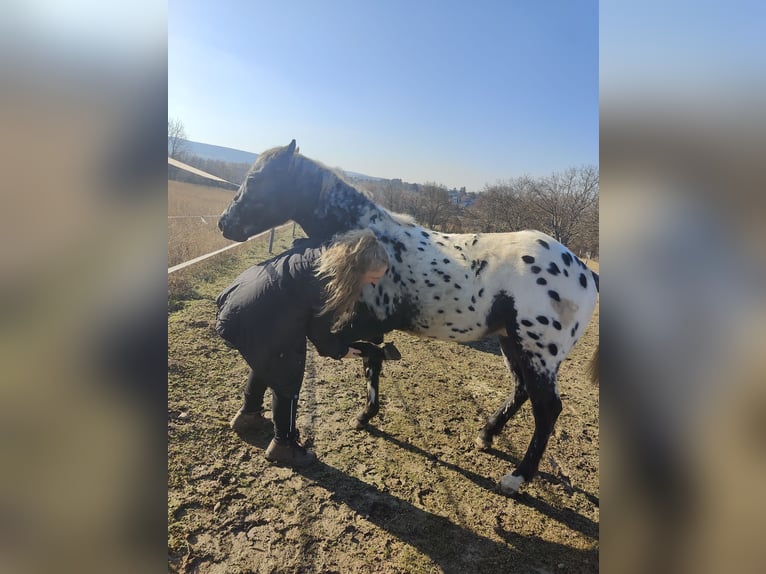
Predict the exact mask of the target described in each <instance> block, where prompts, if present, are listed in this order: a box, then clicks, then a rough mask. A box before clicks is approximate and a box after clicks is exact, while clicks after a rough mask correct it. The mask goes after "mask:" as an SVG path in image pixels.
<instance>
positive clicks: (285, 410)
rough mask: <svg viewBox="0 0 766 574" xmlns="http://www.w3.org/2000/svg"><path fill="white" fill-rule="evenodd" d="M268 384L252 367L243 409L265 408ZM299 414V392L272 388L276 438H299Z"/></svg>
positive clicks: (258, 410)
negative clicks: (264, 402) (287, 391)
mask: <svg viewBox="0 0 766 574" xmlns="http://www.w3.org/2000/svg"><path fill="white" fill-rule="evenodd" d="M267 386H268V384H267V383H266V380H265V379H263V378H262V377H259V376H258V375H256V373H255V371H253V370H252V369H250V374H249V375H248V376H247V385H246V386H245V404H244V406H243V407H242V410H243V411H244V412H247V413H255V412H260V411H262V410H263V400H264V395H265V393H266V387H267ZM297 414H298V393H297V392H296V393H294V394H289V393H287V394H286V393H284V392H280V391H276V390H274V389H272V390H271V416H272V418H273V420H274V438H276V439H277V441H286V442H288V441H293V440H296V439H297V438H298V430H297V427H296V418H297Z"/></svg>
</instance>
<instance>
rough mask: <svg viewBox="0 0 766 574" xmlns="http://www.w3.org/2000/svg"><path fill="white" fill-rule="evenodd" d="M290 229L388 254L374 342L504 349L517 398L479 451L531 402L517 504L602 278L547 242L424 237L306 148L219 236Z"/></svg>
mask: <svg viewBox="0 0 766 574" xmlns="http://www.w3.org/2000/svg"><path fill="white" fill-rule="evenodd" d="M289 220H292V221H294V222H296V223H298V224H299V225H300V226H301V227H302V228H303V230H304V231H305V232H306V234H307V235H308V236H309V237H310V238H312V239H313V238H316V239H319V240H330V239H331V238H332V237H333V236H334V235H336V234H339V233H343V232H345V231H348V230H350V229H356V228H368V229H371V230H372V231H373V232H374V233H375V235H376V237H377V238H378V240H379V241H380V242H381V243H383V244H384V245H385V247H386V249H387V251H388V253H389V258H390V261H391V264H390V266H389V268H388V271H387V272H386V275H385V276H384V277H383V279H382V280H381V281H380V282H378V283H377V285H376V286H374V287H371V286H370V287H365V289H364V291H363V293H362V296H361V299H360V304H359V305H358V307H357V308H358V312H357V317H356V319H355V320H354V324H352V325H350V327H349V328H350V329H351V330H352V331H353V330H354V329H361V331H364V332H366V333H367V334H368V335H370V334H374V337H373V338H368V339H367V340H375V339H377V342H381V341H382V337H383V334H384V333H388V332H390V331H393V330H399V331H404V332H407V333H411V334H414V335H416V336H419V337H427V338H431V339H439V340H445V341H455V342H471V341H476V340H479V339H483V338H485V337H490V336H496V337H497V338H498V341H499V344H500V349H501V352H502V355H503V358H504V360H505V363H506V366H507V367H508V369H509V370H510V372H511V378H512V380H513V383H514V385H513V387H514V388H513V392H512V394H511V395H510V397H509V398H508V399H507V400H506V401H505V403H504V404H502V405H501V406H500V407H499V408H498V409H497V411H496V412H495V413H494V414H493V415H492V416H490V417H489V419H488V420H487V421H486V424H485V425H484V426H483V427H482V428H481V430H480V431H479V433H478V436H477V437H476V440H475V444H476V446H477V447H478V448H480V449H482V450H487V449H489V448H490V447H491V445H492V441H493V438H494V437H495V436H497V435H498V434H499V433H500V432H501V430H502V429H503V427H504V426H505V424H506V423H507V422H508V420H509V419H510V418H511V417H512V416H513V415H514V414H515V413H516V412H517V411H518V410H519V408H520V407H521V406H522V405H523V404H524V403H525V402H526V401H527V400H529V401H530V402H531V404H532V412H533V415H534V421H535V429H534V433H533V436H532V439H531V440H530V442H529V445H528V447H527V450H526V453H525V455H524V458H523V459H522V461H521V462H520V463H519V464H518V466H517V467H516V468H515V469H513V470H512V471H511V472H510V473H508V474H506V475H504V476H503V477H502V478H501V480H500V482H499V485H498V487H499V490H500V492H502V493H503V494H506V495H514V494H516V493H518V492H519V489H520V488H521V486H522V485H523V484H524V483H526V482H529V481H530V480H531V479H532V478H533V477H534V476H535V474H536V473H537V470H538V466H539V463H540V459H541V457H542V455H543V452H544V451H545V448H546V446H547V444H548V439H549V437H550V434H551V433H552V431H553V427H554V425H555V423H556V420H557V418H558V416H559V414H560V412H561V409H562V404H561V399H560V397H559V390H558V385H557V373H558V370H559V367H560V366H561V363H562V362H563V360H564V358H565V357H566V356H567V354H568V353H569V351H570V350H571V348H572V347H573V346H574V344H575V343H576V342H577V340H578V339H579V337H580V336H581V335H582V333H583V332H584V331H585V327H586V325H587V324H588V322H589V320H590V318H591V316H592V314H593V310H594V308H595V305H596V299H597V296H598V282H599V277H598V275H597V274H596V273H595V272H593V271H591V270H590V269H588V267H587V266H586V265H585V264H584V263H583V262H582V261H581V260H580V259H579V258H577V257H576V256H575V255H574V254H573V253H572V252H570V251H569V250H568V249H567V248H566V247H564V246H563V245H561V244H560V243H559V242H557V241H556V240H554V239H553V238H552V237H550V236H548V235H546V234H544V233H542V232H540V231H534V230H526V231H517V232H509V233H468V234H462V233H461V234H455V233H441V232H437V231H434V230H431V229H427V228H425V227H422V226H420V225H418V224H417V223H416V222H415V221H414V220H413V219H412V218H411V217H408V216H402V215H398V214H394V213H391V212H389V211H387V210H386V209H384V208H382V207H381V206H379V205H377V204H375V203H374V202H373V201H371V200H370V199H369V198H368V197H367V196H366V195H365V194H364V193H362V192H360V191H359V190H358V189H356V188H355V187H354V186H353V185H351V184H350V183H348V182H347V181H346V180H345V179H344V177H343V176H342V175H341V174H340V173H339V172H337V171H336V170H333V169H330V168H328V167H326V166H324V165H322V164H321V163H319V162H317V161H315V160H312V159H309V158H307V157H305V156H303V155H301V154H300V153H299V152H298V150H297V149H296V143H295V140H292V141H291V142H290V144H289V145H287V146H284V147H276V148H272V149H269V150H267V151H265V152H263V153H262V154H260V155H259V156H258V158H257V159H256V161H255V162H254V163H253V165H252V167H251V169H250V170H249V172H248V173H247V175H246V177H245V180H244V181H243V183H242V185H241V186H240V188H239V191H238V192H237V194H236V196H235V197H234V199H233V200H232V202H231V203H230V204H229V206H228V207H227V208H226V209H225V210H224V212H223V213H222V214H221V216H220V219H219V222H218V227H219V228H220V230H221V232H222V233H223V235H224V237H226V238H228V239H231V240H235V241H245V240H247V239H248V238H249V237H251V236H252V235H255V234H257V233H261V232H262V231H265V230H267V229H270V228H272V227H276V226H278V225H281V224H283V223H285V222H287V221H289ZM368 382H369V377H368ZM375 400H376V401H377V394H376V396H375ZM369 407H370V405H368V410H370V408H369ZM374 411H375V412H377V409H374ZM373 414H374V413H373Z"/></svg>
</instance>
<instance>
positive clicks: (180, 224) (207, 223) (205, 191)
mask: <svg viewBox="0 0 766 574" xmlns="http://www.w3.org/2000/svg"><path fill="white" fill-rule="evenodd" d="M233 197H234V192H231V191H226V190H224V189H221V188H218V187H210V186H205V185H195V184H192V183H182V182H180V181H174V180H168V267H173V266H174V265H178V264H179V263H183V262H184V261H188V260H190V259H193V258H195V257H198V256H199V255H204V254H205V253H210V252H212V251H215V250H216V249H220V248H221V247H225V246H226V245H230V244H232V243H234V242H233V241H229V240H228V239H225V238H224V237H223V235H221V232H220V231H218V227H217V225H218V216H219V215H220V214H221V212H223V210H224V209H226V206H227V205H229V203H230V202H231V200H232V198H233Z"/></svg>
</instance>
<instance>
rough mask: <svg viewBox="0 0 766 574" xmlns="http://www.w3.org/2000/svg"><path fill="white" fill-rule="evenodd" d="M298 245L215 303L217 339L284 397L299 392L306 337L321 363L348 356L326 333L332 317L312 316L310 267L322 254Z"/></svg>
mask: <svg viewBox="0 0 766 574" xmlns="http://www.w3.org/2000/svg"><path fill="white" fill-rule="evenodd" d="M301 245H302V247H300V246H299V247H297V248H293V249H290V250H289V251H286V252H285V253H283V254H281V255H278V256H277V257H274V258H273V259H270V260H269V261H266V262H264V263H261V264H259V265H255V266H254V267H251V268H249V269H247V270H246V271H244V272H243V273H242V274H241V275H240V276H239V277H237V278H236V279H235V280H234V282H233V283H232V284H231V285H229V286H228V287H227V288H226V289H224V290H223V291H222V292H221V294H220V295H218V298H217V299H216V304H217V305H218V312H217V321H216V331H218V334H219V335H220V336H221V337H223V338H224V339H225V340H226V341H228V342H229V343H231V344H232V345H233V346H234V347H235V348H236V349H237V350H239V351H240V353H241V354H242V356H243V357H244V358H245V360H246V361H247V362H248V364H249V365H250V367H251V368H252V369H253V370H254V371H256V373H258V374H259V375H261V376H263V377H265V378H266V380H267V383H268V384H269V386H270V387H271V388H272V389H282V390H285V391H286V392H287V391H289V392H297V390H298V389H299V388H300V384H301V381H302V379H303V371H304V368H305V364H306V338H307V337H308V339H309V340H310V341H311V342H312V343H313V344H314V346H315V347H316V349H317V351H318V352H319V354H320V355H323V356H325V357H332V358H334V359H341V358H343V357H344V356H345V355H346V353H348V346H347V345H346V343H345V342H344V341H343V339H341V337H340V336H338V335H336V334H334V333H331V331H330V328H331V325H332V316H331V315H332V314H326V315H323V316H317V313H318V312H319V310H320V309H321V308H322V306H323V303H324V301H323V285H322V283H321V282H320V280H319V279H317V277H316V276H315V275H314V263H315V262H316V260H317V258H318V257H319V255H320V254H321V252H322V249H321V248H318V247H306V245H307V243H302V244H301ZM314 245H315V244H314Z"/></svg>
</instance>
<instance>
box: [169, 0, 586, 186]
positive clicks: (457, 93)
mask: <svg viewBox="0 0 766 574" xmlns="http://www.w3.org/2000/svg"><path fill="white" fill-rule="evenodd" d="M168 115H169V117H173V118H178V119H180V120H181V121H182V122H183V123H184V125H185V128H186V132H187V136H188V137H189V139H192V140H195V141H201V142H205V143H210V144H215V145H222V146H227V147H233V148H237V149H242V150H246V151H251V152H255V153H259V152H261V151H263V150H265V149H268V148H270V147H273V146H275V145H285V144H287V143H289V141H290V140H291V139H293V138H295V139H296V140H297V142H298V145H299V146H300V148H301V152H302V153H303V154H304V155H307V156H308V157H311V158H314V159H317V160H319V161H321V162H323V163H325V164H327V165H330V166H336V167H342V168H344V169H347V170H351V171H357V172H362V173H366V174H368V175H373V176H379V177H386V178H395V177H398V178H401V179H403V180H405V181H410V182H419V183H423V182H426V181H435V182H437V183H441V184H444V185H447V186H449V187H462V186H465V187H466V188H467V189H468V190H469V191H479V190H480V189H481V188H483V187H484V185H485V184H488V183H489V184H491V183H494V182H496V181H497V180H500V179H508V178H511V177H516V176H520V175H523V174H529V175H533V176H538V175H546V174H549V173H551V172H553V171H560V170H564V169H566V168H568V167H572V166H580V165H583V164H592V165H597V164H598V3H597V2H595V1H584V2H570V1H564V0H559V1H539V2H529V1H515V0H514V1H496V2H489V1H481V0H480V1H477V2H453V1H437V0H432V1H427V0H422V1H412V0H411V1H396V0H389V1H386V2H357V1H345V2H344V1H339V0H322V1H306V0H291V1H289V2H277V1H273V2H263V1H260V2H245V1H242V2H233V1H231V2H226V1H222V2H216V3H211V2H192V1H176V0H171V2H170V3H169V9H168Z"/></svg>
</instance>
